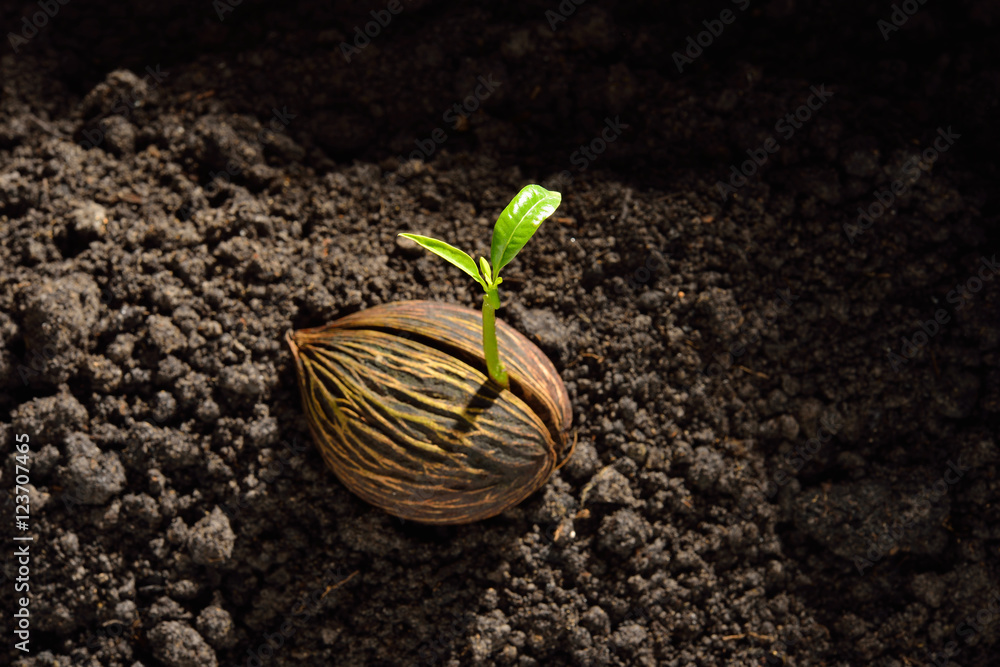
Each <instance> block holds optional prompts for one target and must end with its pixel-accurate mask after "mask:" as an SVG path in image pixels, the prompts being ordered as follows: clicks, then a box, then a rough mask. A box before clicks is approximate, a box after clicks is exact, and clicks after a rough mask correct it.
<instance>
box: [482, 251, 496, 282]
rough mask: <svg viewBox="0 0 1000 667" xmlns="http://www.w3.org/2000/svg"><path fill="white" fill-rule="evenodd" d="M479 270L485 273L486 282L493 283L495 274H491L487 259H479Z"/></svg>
mask: <svg viewBox="0 0 1000 667" xmlns="http://www.w3.org/2000/svg"><path fill="white" fill-rule="evenodd" d="M479 269H480V270H481V271H482V272H483V278H485V279H486V282H487V283H492V282H493V274H491V273H490V263H489V262H487V261H486V258H485V257H480V258H479Z"/></svg>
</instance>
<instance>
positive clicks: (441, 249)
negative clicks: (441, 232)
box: [400, 234, 487, 290]
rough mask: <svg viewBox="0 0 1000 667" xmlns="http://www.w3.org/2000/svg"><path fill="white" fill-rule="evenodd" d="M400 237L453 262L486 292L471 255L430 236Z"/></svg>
mask: <svg viewBox="0 0 1000 667" xmlns="http://www.w3.org/2000/svg"><path fill="white" fill-rule="evenodd" d="M400 236H402V237H405V238H408V239H410V240H411V241H416V242H417V243H418V244H420V246H421V247H423V248H425V249H427V250H430V251H431V252H432V253H434V254H435V255H437V256H438V257H441V258H442V259H445V260H447V261H449V262H451V263H452V264H454V265H455V266H457V267H458V268H460V269H462V270H463V271H465V272H466V273H468V274H469V275H470V276H472V278H473V279H474V280H475V281H476V282H477V283H479V284H480V285H481V286H482V288H483V289H484V290H485V289H486V287H487V285H486V282H485V281H484V280H483V279H482V278H481V277H480V276H479V270H478V269H476V262H475V260H473V259H472V258H471V257H469V255H467V254H466V253H465V252H463V251H461V250H459V249H458V248H456V247H455V246H453V245H448V244H447V243H445V242H444V241H438V240H437V239H432V238H431V237H429V236H420V235H418V234H400Z"/></svg>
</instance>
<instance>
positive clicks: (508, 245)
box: [490, 185, 562, 278]
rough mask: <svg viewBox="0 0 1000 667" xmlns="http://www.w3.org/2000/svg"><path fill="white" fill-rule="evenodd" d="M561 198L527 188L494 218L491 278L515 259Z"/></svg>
mask: <svg viewBox="0 0 1000 667" xmlns="http://www.w3.org/2000/svg"><path fill="white" fill-rule="evenodd" d="M561 201H562V195H561V194H559V193H558V192H552V191H550V190H546V189H545V188H543V187H542V186H540V185H526V186H524V188H523V189H522V190H521V191H520V192H519V193H517V196H516V197H514V198H513V199H512V200H511V201H510V203H509V204H507V208H505V209H504V210H503V213H501V214H500V217H499V218H497V224H496V225H495V226H494V227H493V243H492V245H491V247H490V261H492V263H493V276H494V278H496V277H497V276H499V275H500V269H502V268H503V267H505V266H507V264H508V263H509V262H510V261H511V260H512V259H514V256H515V255H517V253H518V252H519V251H520V250H521V248H523V247H524V244H525V243H527V242H528V240H529V239H531V237H532V235H533V234H534V233H535V231H536V230H537V229H538V226H539V225H541V224H542V223H543V222H544V221H545V219H546V218H547V217H549V216H550V215H552V213H553V212H555V210H556V209H557V208H558V207H559V202H561Z"/></svg>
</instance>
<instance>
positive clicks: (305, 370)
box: [287, 301, 572, 524]
mask: <svg viewBox="0 0 1000 667" xmlns="http://www.w3.org/2000/svg"><path fill="white" fill-rule="evenodd" d="M496 328H497V342H498V345H499V349H500V358H501V360H502V361H503V363H504V364H505V366H506V368H507V372H508V375H509V378H510V389H509V390H502V389H500V388H499V387H498V386H497V385H496V384H495V383H493V382H492V381H491V380H489V378H488V376H487V374H486V362H485V360H484V359H483V352H482V314H481V313H479V312H477V311H475V310H470V309H468V308H464V307H461V306H456V305H453V304H447V303H441V302H437V301H405V302H397V303H391V304H386V305H382V306H377V307H375V308H369V309H367V310H363V311H361V312H358V313H354V314H353V315H348V316H347V317H343V318H341V319H339V320H336V321H335V322H332V323H330V324H328V325H325V326H322V327H317V328H313V329H301V330H299V331H295V332H289V334H288V337H287V338H288V344H289V346H290V347H291V349H292V354H293V356H294V357H295V361H296V370H297V373H298V381H299V389H300V391H301V393H302V402H303V405H304V407H305V411H306V416H307V419H308V421H309V427H310V430H311V431H312V434H313V439H314V440H315V441H316V443H317V445H318V446H319V449H320V452H321V453H322V455H323V459H324V460H325V461H326V463H327V465H328V466H329V467H330V468H331V469H332V470H333V472H334V473H335V474H336V475H337V477H338V479H340V481H341V483H343V484H344V486H346V487H347V488H348V489H350V490H351V491H352V492H353V493H355V494H356V495H357V496H359V497H360V498H362V499H363V500H365V501H367V502H369V503H371V504H372V505H375V506H376V507H379V508H381V509H383V510H385V511H386V512H388V513H390V514H393V515H395V516H398V517H401V518H404V519H409V520H412V521H419V522H422V523H431V524H460V523H470V522H473V521H478V520H480V519H485V518H487V517H491V516H494V515H496V514H499V513H500V512H502V511H503V510H505V509H507V508H509V507H512V506H514V505H516V504H518V503H519V502H521V501H522V500H524V499H525V498H526V497H528V496H529V495H531V494H532V493H533V492H534V491H536V490H537V489H538V488H539V487H541V486H542V485H543V484H544V483H545V482H546V480H548V478H549V477H550V476H551V474H552V472H553V470H555V469H556V468H557V467H559V466H560V465H562V463H563V462H564V461H565V459H566V458H568V456H569V454H570V452H569V451H568V450H567V440H568V432H569V427H570V423H571V420H572V411H571V409H570V404H569V397H568V395H567V393H566V387H565V386H564V385H563V382H562V379H561V378H560V377H559V374H558V373H557V372H556V370H555V368H554V367H553V366H552V363H551V362H550V361H549V360H548V358H547V357H546V356H545V355H544V354H543V353H542V351H541V350H539V349H538V348H537V347H536V346H535V345H534V344H533V343H531V341H529V340H528V339H527V338H525V337H524V336H522V335H521V334H520V333H518V332H517V331H516V330H514V329H513V328H511V327H509V326H507V325H506V324H504V323H503V322H501V321H499V320H498V321H497V327H496Z"/></svg>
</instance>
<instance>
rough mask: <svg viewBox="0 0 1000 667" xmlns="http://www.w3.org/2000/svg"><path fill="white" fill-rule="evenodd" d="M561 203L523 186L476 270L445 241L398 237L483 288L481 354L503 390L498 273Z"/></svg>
mask: <svg viewBox="0 0 1000 667" xmlns="http://www.w3.org/2000/svg"><path fill="white" fill-rule="evenodd" d="M561 201H562V195H561V194H559V193H558V192H552V191H550V190H546V189H545V188H543V187H542V186H540V185H526V186H525V187H524V188H523V189H522V190H521V191H520V192H519V193H517V196H516V197H514V198H513V199H512V200H511V201H510V203H509V204H507V208H505V209H504V210H503V213H501V214H500V217H499V218H497V222H496V225H494V226H493V243H492V244H491V246H490V261H489V262H487V261H486V258H485V257H480V258H479V266H478V267H477V266H476V262H475V261H474V260H473V259H472V257H470V256H469V255H468V254H467V253H465V252H462V251H461V250H459V249H458V248H456V247H454V246H452V245H448V244H447V243H445V242H444V241H438V240H437V239H432V238H430V237H427V236H419V235H417V234H400V236H404V237H406V238H408V239H410V240H412V241H416V242H417V243H418V244H420V245H421V246H422V247H423V248H425V249H427V250H430V251H431V252H432V253H434V254H435V255H437V256H438V257H442V258H444V259H445V260H447V261H448V262H451V263H452V264H454V265H455V266H457V267H458V268H460V269H461V270H462V271H464V272H465V273H467V274H469V275H470V276H472V279H473V280H475V281H476V282H477V283H479V284H480V286H482V288H483V291H485V292H486V294H484V295H483V354H484V356H485V357H486V368H487V369H488V370H489V373H490V378H491V379H492V380H493V381H494V382H496V383H497V384H498V385H500V386H501V387H503V388H504V389H506V388H507V387H508V384H509V383H508V381H507V372H506V371H505V370H504V367H503V363H501V361H500V355H499V353H498V351H497V332H496V310H497V308H499V307H500V295H499V292H498V291H497V287H499V286H500V283H502V282H503V278H501V277H500V271H501V270H502V269H503V267H505V266H507V264H509V263H510V261H511V260H512V259H514V256H515V255H517V253H518V252H519V251H520V250H521V248H523V247H524V245H525V244H526V243H527V242H528V240H529V239H530V238H531V237H532V235H534V233H535V231H536V230H537V229H538V227H539V226H540V225H541V224H542V223H543V222H545V219H546V218H548V217H549V216H550V215H552V213H554V212H555V210H556V209H557V208H558V207H559V203H560V202H561ZM480 270H482V273H480Z"/></svg>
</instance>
